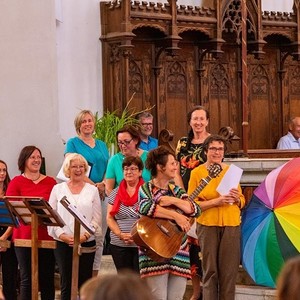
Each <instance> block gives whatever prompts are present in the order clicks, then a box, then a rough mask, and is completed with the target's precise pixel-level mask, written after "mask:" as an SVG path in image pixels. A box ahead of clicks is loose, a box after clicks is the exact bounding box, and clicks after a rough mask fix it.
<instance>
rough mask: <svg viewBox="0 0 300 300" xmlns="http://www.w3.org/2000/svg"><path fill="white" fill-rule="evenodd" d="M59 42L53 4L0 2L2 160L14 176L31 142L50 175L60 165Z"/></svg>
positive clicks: (38, 0)
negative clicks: (18, 159) (44, 160)
mask: <svg viewBox="0 0 300 300" xmlns="http://www.w3.org/2000/svg"><path fill="white" fill-rule="evenodd" d="M55 40H56V26H55V14H54V1H49V0H26V1H21V0H9V1H4V0H1V1H0V105H1V108H0V111H1V121H0V124H1V125H0V136H1V150H0V151H1V153H0V157H1V159H3V160H5V161H6V162H7V163H8V167H9V171H10V174H11V176H14V175H16V174H18V173H19V171H18V169H17V158H18V155H19V152H20V150H21V149H22V148H23V147H24V146H25V145H30V144H34V145H36V146H38V147H39V148H40V149H41V150H42V152H43V155H44V156H45V157H46V160H47V165H46V167H47V171H49V173H53V171H54V170H55V169H56V168H57V167H58V162H57V158H58V157H59V156H60V155H61V154H60V153H61V151H62V143H61V141H60V137H59V128H58V122H57V121H58V109H57V108H58V107H57V65H56V47H55Z"/></svg>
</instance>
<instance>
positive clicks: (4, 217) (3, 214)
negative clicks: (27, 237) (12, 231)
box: [0, 198, 19, 248]
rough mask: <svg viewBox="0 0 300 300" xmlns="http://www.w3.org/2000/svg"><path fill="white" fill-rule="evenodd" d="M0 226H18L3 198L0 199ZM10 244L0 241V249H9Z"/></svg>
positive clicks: (7, 241)
mask: <svg viewBox="0 0 300 300" xmlns="http://www.w3.org/2000/svg"><path fill="white" fill-rule="evenodd" d="M0 225H1V226H9V227H17V226H18V225H19V222H18V220H17V218H16V217H15V215H14V214H13V213H12V211H11V210H10V207H9V205H8V204H7V203H6V201H5V199H4V198H0ZM10 244H11V242H10V241H9V240H6V241H0V247H3V248H10Z"/></svg>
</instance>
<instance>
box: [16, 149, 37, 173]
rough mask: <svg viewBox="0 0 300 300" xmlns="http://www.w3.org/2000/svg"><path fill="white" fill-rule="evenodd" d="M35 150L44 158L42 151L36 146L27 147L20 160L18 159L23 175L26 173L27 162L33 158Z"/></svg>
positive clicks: (21, 153) (20, 155) (23, 150)
mask: <svg viewBox="0 0 300 300" xmlns="http://www.w3.org/2000/svg"><path fill="white" fill-rule="evenodd" d="M35 150H38V151H39V153H40V156H41V157H42V152H41V150H40V149H39V148H38V147H36V146H34V145H29V146H25V147H24V148H23V149H22V150H21V152H20V154H19V158H18V168H19V170H20V171H21V173H24V172H25V165H26V161H27V159H28V158H29V157H30V156H31V154H32V153H33V151H35Z"/></svg>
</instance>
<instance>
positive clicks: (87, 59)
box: [57, 0, 103, 140]
mask: <svg viewBox="0 0 300 300" xmlns="http://www.w3.org/2000/svg"><path fill="white" fill-rule="evenodd" d="M59 1H60V2H61V16H62V22H57V53H58V82H59V86H58V103H59V119H60V133H61V136H62V138H63V139H64V140H67V139H68V138H70V137H71V136H74V134H75V129H74V125H73V121H74V117H75V115H76V114H77V113H78V112H79V110H80V109H90V110H92V111H93V112H96V111H99V113H100V114H102V111H103V107H102V106H103V101H102V80H101V69H102V68H101V56H100V53H101V42H100V40H99V37H100V5H99V0H88V1H86V0H84V1H83V0H59Z"/></svg>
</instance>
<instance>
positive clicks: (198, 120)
mask: <svg viewBox="0 0 300 300" xmlns="http://www.w3.org/2000/svg"><path fill="white" fill-rule="evenodd" d="M187 121H188V123H189V125H190V127H191V129H190V131H189V133H188V136H187V137H182V138H181V139H180V140H179V141H178V144H177V147H176V158H177V160H178V161H179V163H180V169H179V171H180V176H181V178H182V186H183V187H184V188H185V190H186V191H187V189H188V183H189V180H190V175H191V171H192V170H193V169H194V168H196V167H197V166H199V165H201V164H203V163H204V162H205V161H206V155H205V153H204V151H203V142H204V140H205V139H206V138H207V137H208V136H209V135H210V134H209V133H208V132H207V130H206V128H207V125H208V121H209V112H208V111H207V110H206V108H204V107H203V106H195V107H194V108H193V109H192V110H191V111H190V112H189V113H188V115H187ZM180 176H177V177H176V178H178V177H180ZM178 184H180V183H179V182H178ZM189 243H190V260H191V272H192V284H193V295H192V297H191V299H190V300H196V299H199V297H200V294H201V289H200V279H201V276H202V268H201V263H200V259H199V252H200V247H199V245H198V240H197V239H195V238H192V237H191V236H189Z"/></svg>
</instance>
